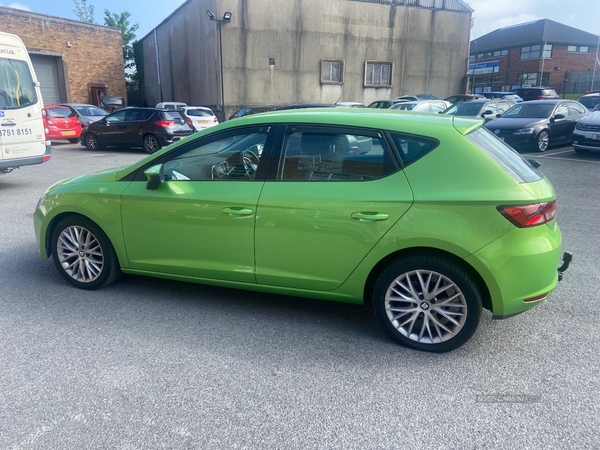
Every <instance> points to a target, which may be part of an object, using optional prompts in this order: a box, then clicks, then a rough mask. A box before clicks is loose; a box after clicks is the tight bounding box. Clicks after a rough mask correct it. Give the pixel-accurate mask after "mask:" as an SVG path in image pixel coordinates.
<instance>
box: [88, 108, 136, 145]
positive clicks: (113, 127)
mask: <svg viewBox="0 0 600 450" xmlns="http://www.w3.org/2000/svg"><path fill="white" fill-rule="evenodd" d="M127 111H128V110H126V109H122V110H120V111H117V112H115V113H113V114H110V115H108V116H106V117H105V118H104V119H103V120H101V121H99V122H97V123H94V124H92V125H91V127H90V129H91V130H92V131H93V132H94V133H96V136H98V141H99V142H100V144H101V145H118V144H119V143H120V142H121V135H122V134H123V132H124V131H125V129H124V127H123V123H124V122H125V115H126V114H127Z"/></svg>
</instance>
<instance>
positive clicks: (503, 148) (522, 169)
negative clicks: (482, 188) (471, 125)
mask: <svg viewBox="0 0 600 450" xmlns="http://www.w3.org/2000/svg"><path fill="white" fill-rule="evenodd" d="M466 138H467V139H469V140H470V141H471V142H472V143H473V144H475V145H476V146H477V147H479V148H480V149H481V150H482V151H483V152H485V153H486V154H487V155H488V156H489V157H490V158H492V159H493V160H494V161H496V163H497V164H498V165H499V166H500V167H502V168H503V169H504V170H505V171H506V172H507V173H508V174H509V175H510V176H511V177H513V178H514V179H515V180H516V181H517V182H519V183H530V182H532V181H538V180H541V179H542V178H543V175H542V174H541V173H540V172H539V171H538V170H537V169H535V168H534V167H533V166H532V165H531V164H529V162H527V161H526V160H525V159H524V158H523V157H522V156H521V155H519V154H518V153H517V152H516V151H515V150H513V148H512V147H509V146H508V145H506V144H505V143H504V142H503V141H501V140H500V139H498V138H497V137H496V136H495V135H494V134H493V133H492V132H491V131H489V130H488V129H487V128H485V127H479V128H478V129H477V130H475V131H473V132H472V133H469V134H468V135H467V136H466Z"/></svg>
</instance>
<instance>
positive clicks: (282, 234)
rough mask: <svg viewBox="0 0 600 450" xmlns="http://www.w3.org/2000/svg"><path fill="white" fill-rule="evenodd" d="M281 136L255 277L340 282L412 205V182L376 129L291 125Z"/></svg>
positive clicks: (312, 285)
mask: <svg viewBox="0 0 600 450" xmlns="http://www.w3.org/2000/svg"><path fill="white" fill-rule="evenodd" d="M278 142H281V145H278V146H277V147H278V148H280V149H281V153H280V157H279V158H278V159H277V160H276V162H277V164H272V165H271V167H274V168H275V170H276V174H273V178H274V179H271V177H269V179H268V181H267V182H266V183H265V186H264V188H263V191H262V194H261V196H260V199H259V203H258V214H257V219H256V237H255V238H256V280H257V282H258V283H259V284H263V285H272V286H285V287H289V288H306V289H312V290H332V289H335V288H337V287H338V286H340V285H341V284H342V283H344V281H345V280H346V279H347V278H348V276H349V275H350V274H351V273H352V271H353V270H354V269H355V268H356V267H357V266H358V264H359V263H360V261H361V260H362V259H363V258H364V257H365V256H366V255H367V254H368V253H369V251H370V250H371V249H372V248H373V246H374V245H375V244H376V243H377V242H378V241H379V240H380V239H381V238H382V236H383V235H385V233H386V232H387V231H388V230H389V229H390V228H391V227H392V225H393V224H394V223H396V222H397V221H398V220H399V219H400V217H401V216H402V215H403V214H404V213H405V212H406V211H407V210H408V208H409V207H410V205H411V204H412V201H413V196H412V192H411V189H410V187H409V185H408V182H407V180H406V177H405V176H404V173H403V172H402V171H401V170H399V165H398V162H397V160H396V159H395V157H394V154H393V152H392V148H391V145H390V144H389V143H388V141H387V140H386V138H385V136H384V135H383V134H381V133H379V132H377V131H371V130H360V129H357V128H351V129H346V128H339V127H333V126H331V127H328V126H301V125H297V126H294V125H290V126H288V127H286V128H285V129H283V127H282V131H281V136H280V140H279V141H278ZM355 148H360V149H361V150H360V151H355V150H354V149H355ZM270 170H271V169H270Z"/></svg>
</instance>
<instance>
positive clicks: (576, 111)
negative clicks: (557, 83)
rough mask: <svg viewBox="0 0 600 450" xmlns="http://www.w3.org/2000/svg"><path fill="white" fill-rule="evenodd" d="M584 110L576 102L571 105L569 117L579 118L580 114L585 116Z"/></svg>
mask: <svg viewBox="0 0 600 450" xmlns="http://www.w3.org/2000/svg"><path fill="white" fill-rule="evenodd" d="M584 113H585V112H584V110H583V108H582V107H581V106H580V105H578V104H577V103H576V102H573V103H569V115H571V116H578V115H580V114H584Z"/></svg>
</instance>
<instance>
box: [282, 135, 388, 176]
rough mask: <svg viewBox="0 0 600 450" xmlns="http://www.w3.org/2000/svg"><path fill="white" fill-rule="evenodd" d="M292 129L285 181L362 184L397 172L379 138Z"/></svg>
mask: <svg viewBox="0 0 600 450" xmlns="http://www.w3.org/2000/svg"><path fill="white" fill-rule="evenodd" d="M347 132H348V131H345V130H339V131H338V130H328V129H325V128H323V129H316V128H310V129H303V128H301V127H290V129H289V130H288V132H287V134H286V136H285V141H284V144H283V152H282V156H281V161H280V164H279V170H278V174H277V179H278V180H283V181H301V180H303V181H361V180H372V179H376V178H381V177H384V176H386V175H389V174H391V173H393V172H395V171H396V170H397V167H396V164H395V163H394V161H393V159H392V155H391V153H390V149H389V147H388V146H387V144H386V141H385V139H383V137H381V136H380V135H378V134H370V133H369V134H361V133H360V132H355V133H351V134H347Z"/></svg>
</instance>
